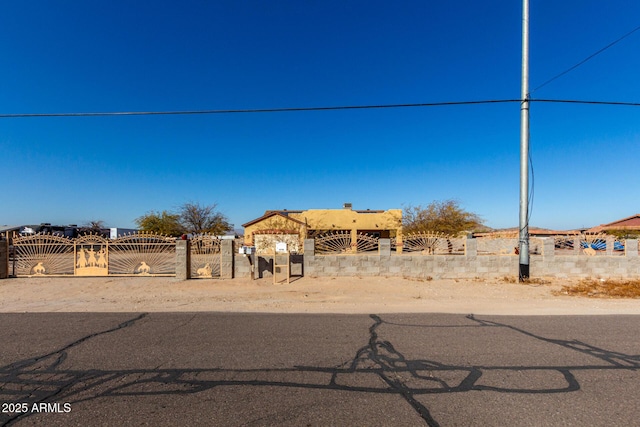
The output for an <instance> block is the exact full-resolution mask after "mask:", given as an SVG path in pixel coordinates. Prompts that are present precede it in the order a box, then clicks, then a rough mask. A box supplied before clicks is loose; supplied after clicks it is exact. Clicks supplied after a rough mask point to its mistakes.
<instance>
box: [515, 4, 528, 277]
mask: <svg viewBox="0 0 640 427" xmlns="http://www.w3.org/2000/svg"><path fill="white" fill-rule="evenodd" d="M519 230H520V232H519V233H518V240H519V256H520V261H519V264H520V267H519V274H518V278H519V281H521V282H522V281H524V280H526V279H528V278H529V0H522V85H521V96H520V227H519Z"/></svg>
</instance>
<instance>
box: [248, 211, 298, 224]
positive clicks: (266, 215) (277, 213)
mask: <svg viewBox="0 0 640 427" xmlns="http://www.w3.org/2000/svg"><path fill="white" fill-rule="evenodd" d="M287 212H294V213H298V211H287ZM300 212H302V211H300ZM274 216H279V217H282V218H284V219H286V220H287V221H293V222H296V223H298V224H301V225H306V224H305V223H304V222H302V221H299V220H297V219H294V218H289V216H288V215H283V214H282V212H281V211H266V212H265V213H264V215H262V216H261V217H260V218H256V219H254V220H252V221H249V222H247V223H246V224H242V226H243V227H244V228H247V227H249V226H250V225H253V224H256V223H258V222H260V221H264V220H265V219H268V218H272V217H274Z"/></svg>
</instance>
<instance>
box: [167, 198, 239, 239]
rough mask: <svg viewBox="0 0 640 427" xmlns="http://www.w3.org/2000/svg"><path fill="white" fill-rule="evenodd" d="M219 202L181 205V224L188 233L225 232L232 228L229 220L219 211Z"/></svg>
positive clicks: (216, 233)
mask: <svg viewBox="0 0 640 427" xmlns="http://www.w3.org/2000/svg"><path fill="white" fill-rule="evenodd" d="M217 207H218V205H217V204H215V203H214V204H212V205H201V204H200V203H194V202H188V203H185V204H183V205H182V206H181V207H180V215H179V216H180V224H182V227H183V228H184V229H185V230H186V231H187V232H188V233H196V234H199V233H211V234H214V235H222V234H225V233H226V232H227V231H228V230H230V229H231V224H229V220H228V219H227V217H225V216H224V215H223V214H221V213H220V212H218V211H217V210H216V208H217Z"/></svg>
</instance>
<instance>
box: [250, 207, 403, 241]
mask: <svg viewBox="0 0 640 427" xmlns="http://www.w3.org/2000/svg"><path fill="white" fill-rule="evenodd" d="M287 215H288V217H286V218H285V217H282V216H280V215H278V216H273V217H270V218H266V219H265V220H264V221H260V222H257V223H255V224H252V225H250V226H248V227H246V228H245V230H244V241H245V244H246V245H253V244H254V242H253V233H254V232H256V231H259V230H298V232H299V233H300V236H301V238H302V239H305V238H306V237H307V230H349V231H350V232H351V234H352V236H353V238H354V239H355V237H356V235H357V232H358V230H361V231H362V230H367V231H380V232H384V231H386V230H388V231H389V232H390V237H397V238H398V241H400V242H401V241H402V209H389V210H386V211H383V212H378V211H371V212H362V211H360V212H358V211H354V210H351V209H309V210H306V211H302V212H289V213H288V214H287ZM289 218H291V219H295V220H297V221H300V222H302V223H304V224H306V226H305V225H304V224H300V223H298V222H296V221H291V220H290V219H289Z"/></svg>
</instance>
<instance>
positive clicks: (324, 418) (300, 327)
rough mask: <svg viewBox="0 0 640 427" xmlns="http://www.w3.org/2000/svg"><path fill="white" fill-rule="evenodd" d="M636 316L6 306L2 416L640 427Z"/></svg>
mask: <svg viewBox="0 0 640 427" xmlns="http://www.w3.org/2000/svg"><path fill="white" fill-rule="evenodd" d="M639 320H640V319H639V318H638V317H633V316H600V317H595V316H582V317H580V316H562V317H546V316H537V317H515V316H514V317H507V316H504V317H500V316H475V317H474V316H473V315H469V316H465V315H434V314H411V315H400V314H399V315H375V314H372V315H369V316H367V315H291V314H289V315H275V314H223V313H197V314H193V313H154V314H139V313H133V314H126V313H124V314H123V313H114V314H105V313H101V314H96V313H43V314H0V322H1V325H2V328H0V403H1V404H2V408H1V409H2V412H1V413H0V425H3V426H4V425H10V426H31V425H37V426H94V425H100V426H106V425H124V426H128V425H136V426H140V425H148V426H160V425H191V426H192V425H207V426H210V425H220V426H240V425H252V426H271V425H285V426H325V425H336V426H347V425H349V426H351V425H358V426H387V425H388V426H405V425H406V426H417V425H428V426H551V425H576V426H584V425H589V426H611V425H620V426H629V425H638V422H639V421H638V420H640V405H638V402H640V372H639V370H638V368H639V367H640V340H639V339H638V337H639V336H640V322H639Z"/></svg>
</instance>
